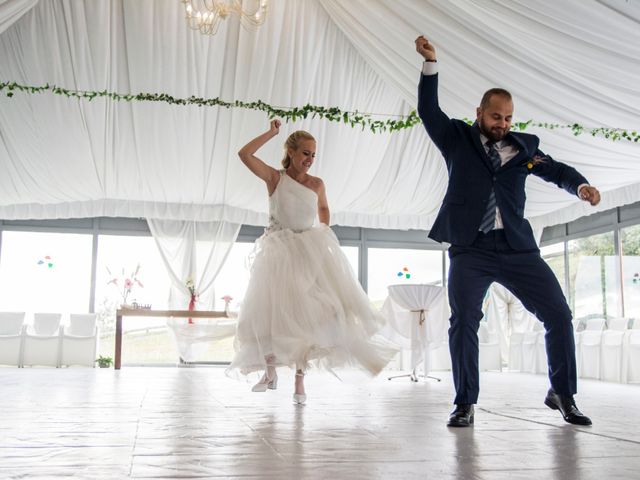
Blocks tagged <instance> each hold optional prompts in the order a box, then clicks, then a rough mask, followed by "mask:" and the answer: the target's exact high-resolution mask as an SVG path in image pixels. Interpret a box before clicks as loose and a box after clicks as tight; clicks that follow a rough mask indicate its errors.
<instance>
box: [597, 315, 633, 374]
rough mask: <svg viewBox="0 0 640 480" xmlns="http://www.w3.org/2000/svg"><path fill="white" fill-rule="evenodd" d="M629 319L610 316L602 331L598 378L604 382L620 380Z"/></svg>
mask: <svg viewBox="0 0 640 480" xmlns="http://www.w3.org/2000/svg"><path fill="white" fill-rule="evenodd" d="M628 323H629V320H628V319H626V318H610V319H609V320H607V329H606V330H605V331H604V332H602V346H601V362H600V378H601V379H602V380H604V381H606V382H622V381H623V377H622V361H623V358H624V357H623V354H624V353H625V350H626V349H625V337H626V332H627V325H628Z"/></svg>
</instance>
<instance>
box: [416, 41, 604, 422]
mask: <svg viewBox="0 0 640 480" xmlns="http://www.w3.org/2000/svg"><path fill="white" fill-rule="evenodd" d="M416 50H417V52H418V53H419V54H420V55H422V56H423V57H424V64H423V68H422V77H421V79H420V86H419V90H418V113H419V115H420V118H421V119H422V122H423V123H424V126H425V128H426V130H427V133H428V134H429V136H430V137H431V140H433V143H435V144H436V146H437V147H438V149H439V150H440V152H441V153H442V156H443V157H444V160H445V162H446V164H447V170H448V173H449V183H448V186H447V192H446V194H445V196H444V200H443V203H442V206H441V207H440V211H439V213H438V216H437V218H436V220H435V223H434V224H433V227H432V228H431V231H430V233H429V237H431V238H433V239H434V240H436V241H438V242H448V243H450V244H451V247H450V248H449V258H450V260H451V261H450V267H449V290H448V292H449V304H450V306H451V318H450V328H449V350H450V352H451V361H452V370H453V381H454V384H455V389H456V398H455V400H454V403H455V405H456V407H455V410H454V411H453V412H452V413H451V415H450V416H449V422H448V426H450V427H468V426H469V425H471V424H473V419H474V407H473V406H474V404H475V403H477V400H478V392H479V373H478V326H479V322H480V320H481V318H482V301H483V299H484V296H485V294H486V292H487V289H488V288H489V286H490V285H491V283H492V282H498V283H500V284H502V285H504V286H505V287H506V288H507V289H509V290H510V291H511V292H513V294H514V295H515V296H516V297H518V298H519V299H520V300H521V301H522V303H523V304H524V306H525V307H526V308H527V310H529V311H530V312H533V313H534V314H535V315H536V317H538V319H539V320H540V321H541V322H542V323H543V324H544V328H545V330H546V335H545V341H546V349H547V358H548V364H549V379H550V381H551V388H550V389H549V391H548V393H547V396H546V398H545V400H544V403H545V404H546V405H547V406H548V407H549V408H551V409H553V410H559V411H560V413H561V414H562V416H563V418H564V419H565V420H566V421H567V422H569V423H574V424H578V425H591V420H590V419H589V417H587V416H586V415H584V414H582V413H581V412H580V410H578V407H577V406H576V404H575V401H574V399H573V395H574V394H575V393H576V359H575V343H574V338H573V328H572V324H571V311H570V310H569V306H568V305H567V301H566V300H565V297H564V294H563V293H562V289H561V288H560V284H559V283H558V280H557V279H556V278H555V276H554V274H553V272H552V271H551V269H550V268H549V266H548V265H547V264H546V263H545V261H544V260H543V259H542V257H541V256H540V251H539V250H538V247H537V245H536V242H535V240H534V238H533V233H532V231H531V226H530V225H529V222H528V221H527V220H525V219H524V204H525V181H526V179H527V176H528V175H530V174H533V175H536V176H538V177H540V178H542V179H543V180H545V181H547V182H552V183H555V184H556V185H557V186H558V187H560V188H563V189H565V190H566V191H568V192H569V193H571V194H574V195H578V196H579V197H580V198H581V199H582V200H585V201H588V202H589V203H591V205H597V204H598V203H599V202H600V193H599V192H598V190H597V189H596V188H595V187H592V186H590V185H589V182H587V180H586V179H585V178H584V177H583V176H582V175H580V174H579V173H578V172H577V171H576V170H575V169H573V168H572V167H570V166H568V165H565V164H563V163H560V162H557V161H555V160H553V159H552V158H551V157H549V156H547V155H545V154H544V153H542V151H540V150H539V149H538V144H539V139H538V137H536V136H534V135H530V134H526V133H511V132H509V129H510V127H511V116H512V114H513V103H512V100H511V95H510V94H509V92H508V91H506V90H503V89H501V88H493V89H491V90H489V91H487V92H486V93H485V94H484V96H483V97H482V100H481V102H480V106H479V107H478V108H477V110H476V115H477V117H476V122H475V123H474V124H473V125H468V124H467V123H465V122H463V121H460V120H452V119H450V118H449V117H447V115H446V114H445V113H444V112H443V111H442V110H441V109H440V106H439V105H438V63H437V61H436V50H435V48H434V46H433V45H432V44H431V43H429V41H428V40H427V39H426V38H424V37H423V36H420V37H418V38H417V39H416Z"/></svg>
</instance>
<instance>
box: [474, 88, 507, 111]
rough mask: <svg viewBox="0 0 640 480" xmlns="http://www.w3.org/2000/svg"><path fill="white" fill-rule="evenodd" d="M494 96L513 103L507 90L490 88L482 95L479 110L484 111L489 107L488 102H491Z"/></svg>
mask: <svg viewBox="0 0 640 480" xmlns="http://www.w3.org/2000/svg"><path fill="white" fill-rule="evenodd" d="M494 95H498V96H500V97H502V98H504V99H506V100H509V101H513V100H512V98H511V94H510V93H509V91H508V90H505V89H504V88H490V89H489V90H487V91H486V92H484V95H482V100H480V108H482V109H485V108H487V107H488V106H489V102H490V101H491V97H493V96H494Z"/></svg>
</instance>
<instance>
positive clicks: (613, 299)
mask: <svg viewBox="0 0 640 480" xmlns="http://www.w3.org/2000/svg"><path fill="white" fill-rule="evenodd" d="M568 248H569V285H570V287H569V305H570V306H571V309H572V310H573V314H574V317H575V318H578V319H579V318H584V317H595V316H602V317H605V318H607V317H608V316H619V315H620V312H619V308H618V303H619V302H618V299H619V298H618V289H617V283H618V281H617V278H618V275H617V271H618V269H617V261H616V256H615V248H614V242H613V232H607V233H603V234H600V235H593V236H590V237H585V238H580V239H577V240H572V241H570V242H569V244H568Z"/></svg>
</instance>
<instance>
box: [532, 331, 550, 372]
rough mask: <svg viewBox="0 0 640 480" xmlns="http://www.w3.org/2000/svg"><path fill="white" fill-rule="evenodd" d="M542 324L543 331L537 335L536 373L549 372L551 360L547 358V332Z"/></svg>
mask: <svg viewBox="0 0 640 480" xmlns="http://www.w3.org/2000/svg"><path fill="white" fill-rule="evenodd" d="M540 324H541V325H542V327H543V328H542V331H541V332H540V333H539V334H538V336H537V337H536V360H535V365H536V373H549V362H548V360H547V344H546V340H545V335H546V334H547V332H546V330H545V329H544V325H543V324H542V322H540Z"/></svg>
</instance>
